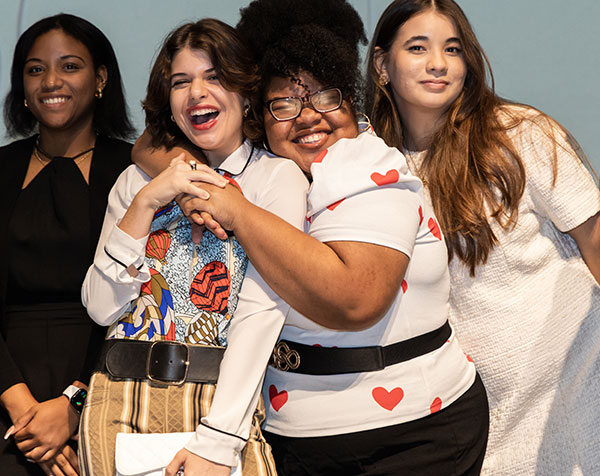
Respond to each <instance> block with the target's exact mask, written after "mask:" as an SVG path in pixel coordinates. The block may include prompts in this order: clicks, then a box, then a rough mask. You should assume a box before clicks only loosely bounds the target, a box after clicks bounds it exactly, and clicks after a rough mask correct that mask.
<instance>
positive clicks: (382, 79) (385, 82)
mask: <svg viewBox="0 0 600 476" xmlns="http://www.w3.org/2000/svg"><path fill="white" fill-rule="evenodd" d="M389 82H390V78H388V75H387V74H385V73H384V74H381V75H380V76H379V86H382V87H385V86H387V85H388V83H389Z"/></svg>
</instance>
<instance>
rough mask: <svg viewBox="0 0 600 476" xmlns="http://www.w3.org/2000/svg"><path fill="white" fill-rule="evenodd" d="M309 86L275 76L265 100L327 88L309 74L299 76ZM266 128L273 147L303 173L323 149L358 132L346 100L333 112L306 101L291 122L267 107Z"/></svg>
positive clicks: (303, 94) (299, 95) (301, 94)
mask: <svg viewBox="0 0 600 476" xmlns="http://www.w3.org/2000/svg"><path fill="white" fill-rule="evenodd" d="M298 76H299V79H300V82H301V83H302V84H304V85H305V86H306V87H303V86H300V85H299V84H296V83H293V82H292V81H291V80H290V79H288V78H279V77H276V78H273V79H272V80H271V83H270V84H269V87H268V88H267V90H266V93H265V98H264V100H265V102H267V101H270V100H272V99H275V98H285V97H294V96H297V97H304V96H306V95H308V94H312V93H314V92H316V91H320V90H323V89H324V87H323V85H322V84H320V83H319V82H318V81H316V80H315V79H314V78H312V77H311V76H310V75H308V74H300V75H298ZM264 118H265V119H264V120H265V131H266V134H267V140H268V141H269V146H270V147H271V150H272V151H273V152H274V153H275V154H277V155H279V156H281V157H287V158H288V159H292V160H293V161H294V162H295V163H296V164H297V165H298V167H300V168H301V169H302V170H303V171H304V172H307V173H310V166H311V164H312V163H313V160H315V158H316V157H317V156H318V155H319V152H321V151H322V150H324V149H327V148H328V147H331V146H332V145H333V144H335V143H336V142H337V141H338V140H339V139H342V138H352V137H356V136H357V135H358V127H357V125H356V118H355V117H354V115H353V114H352V111H351V108H350V105H349V104H348V103H347V101H345V100H344V101H342V105H341V107H340V108H339V109H336V110H335V111H331V112H325V113H321V112H317V111H315V110H314V109H313V108H312V107H310V106H308V105H307V104H304V108H303V109H302V111H301V112H300V115H299V116H298V117H297V118H295V119H292V120H289V121H277V120H276V119H275V118H274V117H273V116H272V115H271V114H270V113H269V112H268V110H267V109H266V108H265V110H264Z"/></svg>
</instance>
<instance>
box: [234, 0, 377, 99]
mask: <svg viewBox="0 0 600 476" xmlns="http://www.w3.org/2000/svg"><path fill="white" fill-rule="evenodd" d="M240 13H241V19H240V21H239V23H238V24H237V27H236V28H237V30H238V32H239V33H240V34H241V35H242V36H243V37H244V38H245V39H246V44H247V45H248V46H249V48H250V49H251V50H252V52H253V54H254V59H255V61H256V62H257V63H258V65H259V67H260V74H261V78H262V79H261V93H262V94H263V96H264V92H265V89H266V87H267V86H268V85H269V83H270V81H271V79H272V78H274V77H284V78H290V79H291V80H293V81H296V82H297V83H299V84H300V82H299V80H298V75H299V74H300V73H301V72H305V73H309V74H310V75H311V76H312V77H313V78H314V79H316V80H317V81H318V82H320V83H321V84H322V85H323V87H336V88H339V89H340V90H341V91H342V93H343V95H344V98H346V99H352V101H353V102H354V103H357V102H360V100H361V94H360V91H361V85H362V83H361V79H362V78H361V73H360V69H359V63H360V54H359V49H358V48H359V43H362V44H366V43H367V38H366V35H365V30H364V26H363V23H362V20H361V18H360V16H359V14H358V13H357V12H356V10H355V9H354V8H353V7H352V5H350V4H349V3H348V2H347V1H346V0H255V1H253V2H252V3H250V4H249V5H248V6H247V7H245V8H242V9H240Z"/></svg>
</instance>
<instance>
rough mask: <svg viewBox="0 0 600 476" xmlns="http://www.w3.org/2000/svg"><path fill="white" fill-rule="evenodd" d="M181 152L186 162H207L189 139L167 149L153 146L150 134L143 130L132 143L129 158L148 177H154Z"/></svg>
mask: <svg viewBox="0 0 600 476" xmlns="http://www.w3.org/2000/svg"><path fill="white" fill-rule="evenodd" d="M181 154H183V158H184V160H185V161H186V162H189V161H190V160H195V161H196V162H197V163H199V164H206V163H207V161H206V157H204V154H203V153H202V151H201V150H200V149H198V148H197V147H194V146H193V145H192V144H191V143H190V142H189V141H181V143H180V144H177V145H176V146H175V147H173V148H172V149H170V150H168V151H167V149H166V148H164V147H153V146H152V136H151V135H150V133H149V132H148V131H146V130H144V132H143V133H142V135H141V136H140V137H138V140H137V141H135V144H134V145H133V149H132V150H131V160H132V161H133V163H134V164H135V165H137V166H138V167H139V168H140V169H142V170H143V171H144V172H145V173H146V174H147V175H148V176H149V177H152V178H154V177H156V176H157V175H158V174H160V173H161V172H162V171H163V170H165V169H166V168H167V167H168V166H169V164H170V163H171V160H173V159H174V158H175V157H177V156H180V155H181Z"/></svg>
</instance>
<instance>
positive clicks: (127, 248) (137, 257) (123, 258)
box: [104, 224, 150, 283]
mask: <svg viewBox="0 0 600 476" xmlns="http://www.w3.org/2000/svg"><path fill="white" fill-rule="evenodd" d="M147 241H148V236H147V235H146V236H144V237H143V238H140V239H138V240H136V239H134V238H132V237H131V236H129V235H128V234H127V233H125V232H124V231H123V230H121V229H120V228H119V227H118V224H115V226H114V228H113V230H112V231H111V233H110V235H109V237H108V240H107V241H106V244H105V245H104V252H105V254H106V257H107V258H108V259H109V260H111V261H112V262H114V263H115V264H117V268H118V272H117V277H118V281H119V282H122V283H130V282H135V281H141V282H146V281H148V280H149V279H150V273H149V271H148V267H147V266H146V264H145V262H144V255H145V250H146V242H147ZM128 268H135V269H136V270H138V271H139V274H138V275H137V276H136V277H135V278H134V277H133V276H131V275H130V274H129V272H128V271H127V270H128Z"/></svg>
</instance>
